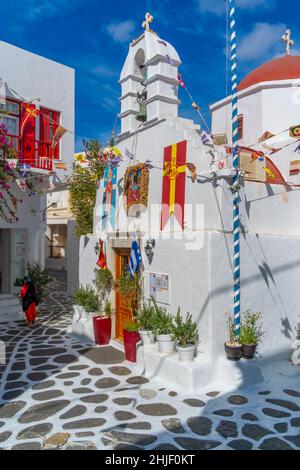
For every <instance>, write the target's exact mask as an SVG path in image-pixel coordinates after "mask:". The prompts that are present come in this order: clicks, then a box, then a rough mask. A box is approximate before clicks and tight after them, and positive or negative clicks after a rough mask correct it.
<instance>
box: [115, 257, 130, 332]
mask: <svg viewBox="0 0 300 470" xmlns="http://www.w3.org/2000/svg"><path fill="white" fill-rule="evenodd" d="M129 257H130V251H129V250H126V251H122V252H119V253H117V256H116V279H117V282H118V279H119V277H120V276H123V275H124V274H125V273H126V272H127V271H128V267H129ZM131 319H132V315H131V310H130V308H129V306H128V302H127V300H126V298H124V297H123V296H122V295H121V294H120V293H119V292H118V289H116V339H119V340H123V326H124V323H126V322H128V321H130V320H131Z"/></svg>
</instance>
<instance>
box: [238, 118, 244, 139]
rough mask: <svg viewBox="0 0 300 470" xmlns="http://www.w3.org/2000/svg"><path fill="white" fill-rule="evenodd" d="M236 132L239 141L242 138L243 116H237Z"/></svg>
mask: <svg viewBox="0 0 300 470" xmlns="http://www.w3.org/2000/svg"><path fill="white" fill-rule="evenodd" d="M238 131H239V134H238V135H239V140H241V139H242V138H243V136H244V115H243V114H239V116H238Z"/></svg>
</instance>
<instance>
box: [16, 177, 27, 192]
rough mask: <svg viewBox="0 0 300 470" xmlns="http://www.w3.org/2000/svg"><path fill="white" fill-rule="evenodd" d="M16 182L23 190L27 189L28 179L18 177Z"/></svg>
mask: <svg viewBox="0 0 300 470" xmlns="http://www.w3.org/2000/svg"><path fill="white" fill-rule="evenodd" d="M16 183H17V185H18V188H19V189H21V191H26V181H25V180H23V179H16Z"/></svg>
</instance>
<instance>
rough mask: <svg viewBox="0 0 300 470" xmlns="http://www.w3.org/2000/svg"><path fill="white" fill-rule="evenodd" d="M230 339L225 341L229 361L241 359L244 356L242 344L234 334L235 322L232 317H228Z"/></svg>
mask: <svg viewBox="0 0 300 470" xmlns="http://www.w3.org/2000/svg"><path fill="white" fill-rule="evenodd" d="M228 326H229V335H230V341H227V342H226V343H225V352H226V355H227V359H228V360H229V361H239V360H240V359H241V357H242V345H241V343H240V341H239V338H237V337H236V336H235V335H234V324H233V320H232V317H231V316H229V317H228Z"/></svg>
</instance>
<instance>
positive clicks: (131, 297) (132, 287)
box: [118, 272, 141, 362]
mask: <svg viewBox="0 0 300 470" xmlns="http://www.w3.org/2000/svg"><path fill="white" fill-rule="evenodd" d="M118 290H119V292H120V294H121V295H122V297H124V299H126V301H127V304H128V307H129V309H130V310H131V316H132V320H131V321H129V322H126V323H125V324H124V327H123V335H124V348H125V357H126V359H127V360H128V361H130V362H136V345H137V343H138V342H139V341H140V340H141V336H140V334H139V324H138V322H137V319H136V316H137V310H138V306H139V301H140V295H141V288H140V276H138V275H135V277H134V279H131V276H130V273H129V272H127V273H125V274H124V275H123V276H120V277H119V279H118Z"/></svg>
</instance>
